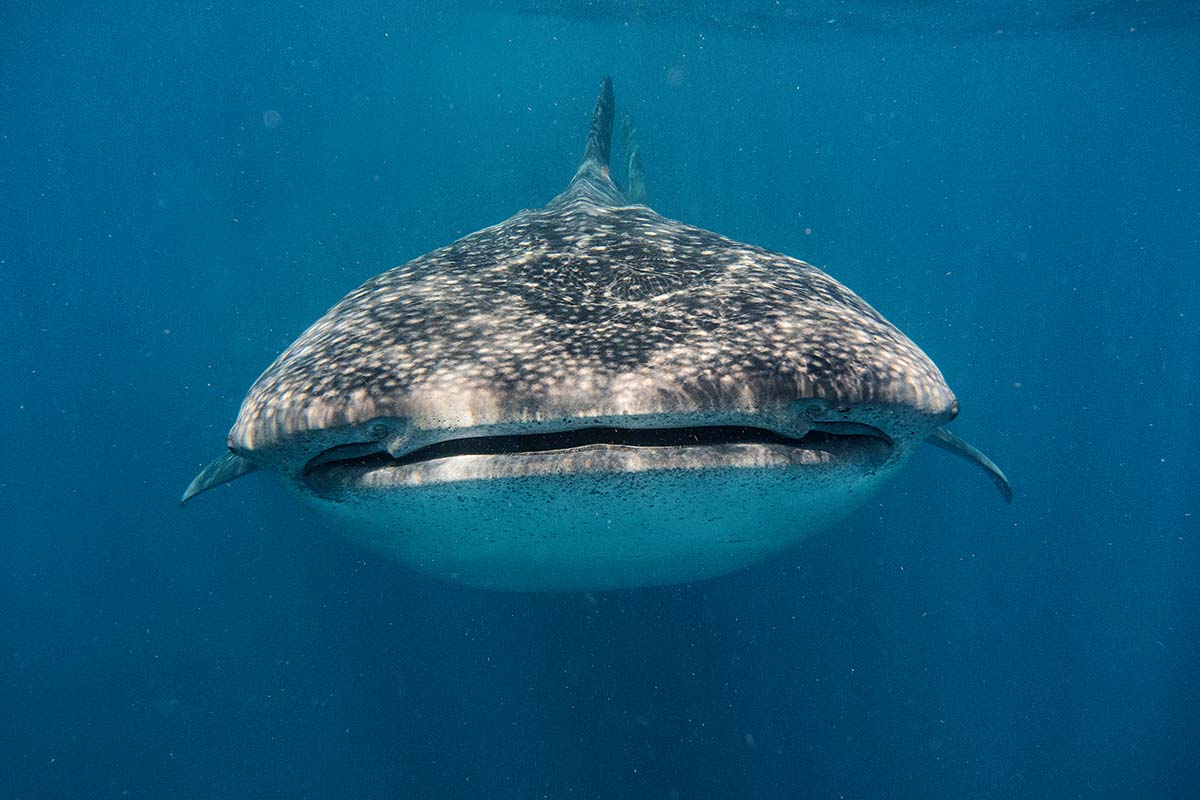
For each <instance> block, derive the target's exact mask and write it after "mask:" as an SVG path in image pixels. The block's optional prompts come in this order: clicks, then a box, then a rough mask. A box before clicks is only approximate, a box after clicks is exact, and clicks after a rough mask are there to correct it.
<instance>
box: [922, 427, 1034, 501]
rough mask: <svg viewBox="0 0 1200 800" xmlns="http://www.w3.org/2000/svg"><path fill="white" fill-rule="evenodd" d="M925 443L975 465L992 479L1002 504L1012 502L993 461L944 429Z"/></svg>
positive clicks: (1011, 491)
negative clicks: (1002, 501)
mask: <svg viewBox="0 0 1200 800" xmlns="http://www.w3.org/2000/svg"><path fill="white" fill-rule="evenodd" d="M925 441H927V442H929V443H930V444H931V445H933V446H934V447H940V448H942V449H943V450H946V451H948V452H950V453H954V455H956V456H958V457H959V458H963V459H966V460H967V461H970V462H971V463H972V464H975V465H976V466H977V467H979V468H980V469H982V470H983V471H984V472H986V473H987V474H988V477H989V478H991V479H992V483H994V484H996V488H997V489H999V490H1000V495H1001V496H1002V497H1003V498H1004V502H1006V503H1011V502H1012V499H1013V490H1012V486H1010V485H1009V483H1008V478H1006V477H1004V472H1003V471H1002V470H1001V469H1000V468H999V467H997V466H996V463H995V462H994V461H992V460H991V459H990V458H988V457H987V456H985V455H984V454H983V453H981V452H980V451H979V450H977V449H976V448H974V447H972V446H971V445H969V444H967V443H966V442H964V441H963V440H962V439H960V438H958V437H957V436H955V435H954V434H953V433H951V432H950V431H948V430H946V429H945V428H938V429H937V430H935V431H934V432H933V433H931V434H929V435H928V436H927V437H925Z"/></svg>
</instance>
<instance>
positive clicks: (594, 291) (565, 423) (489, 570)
mask: <svg viewBox="0 0 1200 800" xmlns="http://www.w3.org/2000/svg"><path fill="white" fill-rule="evenodd" d="M612 115H613V98H612V87H611V83H610V82H609V81H607V79H606V80H605V81H604V82H603V83H602V85H601V92H600V96H599V97H598V98H597V102H596V110H595V114H594V117H593V124H592V128H591V132H590V133H589V136H588V144H587V148H586V150H585V154H584V159H583V162H582V163H581V165H580V167H579V169H578V171H577V172H576V175H575V178H574V180H572V182H571V183H570V185H569V186H568V188H567V190H566V191H565V192H563V193H562V194H561V195H559V196H558V197H557V198H555V199H554V200H553V201H552V202H551V203H550V204H549V205H547V206H546V207H544V208H540V209H536V210H529V211H522V212H520V213H519V214H517V215H515V216H513V217H512V218H511V219H509V220H507V221H505V222H503V223H501V224H499V225H496V226H494V227H491V228H487V229H485V230H482V231H479V232H477V233H473V234H471V235H470V236H467V237H464V238H463V239H460V240H459V241H457V242H454V243H453V244H451V245H449V246H448V247H444V248H442V249H440V250H435V251H434V252H432V253H429V254H427V255H424V256H421V257H420V258H417V259H415V260H413V261H410V262H408V263H407V264H404V265H402V266H399V267H396V268H395V269H392V270H389V271H388V272H384V273H383V274H381V275H378V276H377V277H375V278H372V279H371V280H369V281H367V282H366V283H364V284H363V285H362V286H360V287H359V288H357V289H355V290H354V291H352V292H351V293H350V294H348V295H346V297H345V298H343V299H342V300H341V301H340V302H338V303H337V305H335V306H334V307H333V308H332V309H330V310H329V312H328V313H326V314H325V315H324V316H323V317H321V319H319V320H318V321H317V322H316V323H314V324H313V325H312V327H310V328H309V329H308V330H307V331H306V332H305V333H304V334H303V335H302V336H300V338H299V339H297V340H296V342H295V343H294V344H292V346H291V347H289V348H288V349H287V350H286V351H285V352H284V353H283V354H282V355H280V356H279V358H278V359H276V361H275V363H273V364H272V365H271V366H270V367H269V368H268V369H267V370H266V372H264V373H263V375H262V376H261V377H260V378H259V379H258V380H257V381H256V382H255V384H254V386H253V387H252V388H251V389H250V392H249V393H248V394H247V396H246V398H245V400H244V401H243V403H242V407H241V411H240V413H239V415H238V419H237V422H236V424H235V425H234V427H233V430H232V431H231V432H230V436H229V445H230V452H229V453H227V454H226V455H224V456H222V457H221V458H219V459H217V460H216V461H214V462H213V463H212V464H210V465H209V466H208V467H206V468H205V469H204V470H203V471H202V472H201V473H200V475H198V476H197V478H196V479H195V480H194V481H192V484H191V485H189V487H188V488H187V490H186V491H185V493H184V498H183V499H184V501H185V502H186V500H187V499H188V498H190V497H193V496H195V495H196V494H199V493H200V492H203V491H205V490H207V489H210V488H212V487H213V486H217V485H220V484H221V483H224V482H227V481H230V480H233V479H235V478H238V477H240V476H242V475H245V474H247V473H249V472H251V471H253V470H255V469H267V470H270V471H272V472H274V473H275V474H276V475H277V476H278V477H280V478H281V479H282V480H283V482H284V483H285V485H287V486H288V487H289V488H290V489H292V490H293V491H294V492H296V494H297V495H298V496H300V497H301V498H303V499H304V500H305V501H307V502H310V503H312V504H313V505H314V506H315V507H316V508H318V509H320V510H321V511H322V512H325V513H327V514H328V515H329V516H330V518H331V520H332V521H333V523H334V524H335V525H336V526H337V527H338V528H339V529H341V530H343V531H345V532H346V533H347V534H349V535H351V536H353V537H355V538H356V539H358V540H359V541H361V542H363V543H365V544H367V545H368V546H370V547H372V548H375V549H377V550H379V551H380V552H383V553H386V554H387V555H389V556H391V557H393V558H396V559H397V560H399V561H401V562H403V563H405V564H407V565H409V566H411V567H413V568H414V569H418V570H422V571H425V572H428V573H430V574H433V575H438V576H441V577H445V578H450V579H453V580H458V581H462V582H465V583H471V584H474V585H478V586H485V587H491V588H501V589H512V590H572V589H615V588H623V587H633V586H647V585H655V584H663V583H673V582H679V581H688V580H696V579H699V578H704V577H710V576H713V575H719V574H722V573H725V572H729V571H731V570H734V569H737V568H739V567H741V566H745V565H747V564H751V563H754V562H755V561H758V560H760V559H762V558H765V557H767V556H768V555H770V554H772V553H776V552H779V551H781V550H783V549H785V548H787V547H789V546H791V545H793V544H794V543H795V542H797V541H799V540H800V539H802V538H804V537H805V536H807V535H809V534H810V533H812V532H814V531H816V530H819V529H821V528H823V527H825V526H827V525H829V524H831V523H832V522H835V521H836V520H837V519H840V518H841V517H843V516H845V515H846V514H848V513H849V512H850V511H851V510H853V509H854V508H855V507H856V506H858V505H859V504H860V503H862V501H863V500H864V499H865V498H866V497H868V496H870V494H871V493H872V492H874V491H876V490H877V489H878V488H879V487H880V486H882V485H883V483H884V482H886V480H887V479H888V478H890V477H891V476H892V475H894V474H895V473H896V472H897V471H898V470H899V469H900V468H901V467H902V466H903V464H904V463H905V462H906V461H907V460H908V458H909V457H910V456H911V455H912V453H913V452H914V450H915V449H916V447H917V446H919V444H920V443H921V442H922V441H925V440H926V438H927V437H929V439H930V441H932V442H934V443H935V444H937V446H939V447H942V448H944V449H947V450H950V451H951V452H954V453H956V454H958V455H960V456H963V457H965V458H967V459H968V460H972V461H974V462H975V463H977V464H979V465H981V466H982V467H984V468H985V469H986V470H988V471H989V473H990V474H991V475H992V477H993V479H994V480H996V481H997V485H998V486H999V487H1000V488H1001V491H1002V492H1003V493H1005V495H1006V497H1008V496H1010V495H1011V490H1009V488H1008V485H1007V482H1006V481H1005V480H1004V478H1003V475H1002V473H1000V471H999V469H998V468H996V467H995V465H994V464H991V462H990V461H988V460H987V458H986V456H983V455H982V454H981V453H979V452H978V451H977V450H975V449H974V448H972V447H970V445H967V444H966V443H964V442H962V441H961V440H959V439H957V437H954V436H953V435H952V434H950V433H948V432H947V431H945V430H944V429H942V428H940V427H939V426H941V425H942V424H943V423H945V422H947V421H949V420H950V419H951V418H953V416H954V414H955V413H956V411H957V404H956V401H955V399H954V396H953V394H951V392H950V390H949V389H948V388H947V386H946V383H945V381H944V380H943V379H942V376H941V374H940V373H939V372H938V369H937V367H935V366H934V365H933V363H932V362H931V361H930V360H929V359H928V358H927V357H926V356H925V354H924V353H922V352H921V350H920V349H919V348H918V347H917V346H916V345H915V344H913V343H912V341H910V340H909V339H908V337H906V336H905V335H904V334H903V333H901V332H900V331H899V330H897V329H896V328H895V327H894V326H893V325H891V324H890V323H889V322H887V320H885V319H884V318H883V317H882V316H880V315H879V314H878V313H877V312H876V311H875V310H874V309H872V308H871V307H870V306H868V305H867V304H866V303H865V302H863V301H862V300H861V299H860V298H859V297H858V296H857V295H855V294H854V293H853V292H851V291H850V290H849V289H847V288H846V287H845V286H842V285H841V284H840V283H838V282H837V281H835V280H834V279H833V278H831V277H829V276H828V275H826V274H825V273H823V272H821V271H820V270H818V269H816V268H815V267H813V266H811V265H809V264H806V263H804V262H802V261H798V260H796V259H794V258H790V257H788V256H784V255H780V254H778V253H772V252H769V251H767V250H763V249H762V248H758V247H754V246H753V245H749V244H743V243H741V242H735V241H732V240H730V239H727V238H725V237H723V236H720V235H718V234H715V233H712V232H709V231H705V230H702V229H700V228H696V227H694V226H691V225H686V224H684V223H681V222H675V221H673V220H669V219H666V218H664V217H661V216H659V215H658V214H656V213H655V212H654V211H652V210H651V209H649V208H647V207H646V206H644V205H634V204H629V203H628V202H627V201H626V199H625V198H624V197H623V196H622V194H621V192H620V191H619V190H618V189H617V187H616V186H615V185H614V183H613V182H612V181H611V180H610V178H609V173H608V160H609V138H610V136H611V130H612ZM628 129H629V130H632V126H628ZM631 152H633V153H634V154H635V155H636V150H632V151H631ZM630 161H631V163H632V162H633V161H636V159H634V158H632V157H631V159H630ZM638 178H639V182H640V169H639V170H638ZM668 429H669V430H668ZM552 439H553V442H557V443H552V442H551V440H552Z"/></svg>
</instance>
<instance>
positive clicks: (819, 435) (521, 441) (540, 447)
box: [305, 424, 890, 472]
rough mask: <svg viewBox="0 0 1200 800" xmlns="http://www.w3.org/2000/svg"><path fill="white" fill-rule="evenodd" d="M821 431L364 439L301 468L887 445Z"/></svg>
mask: <svg viewBox="0 0 1200 800" xmlns="http://www.w3.org/2000/svg"><path fill="white" fill-rule="evenodd" d="M824 427H826V428H827V429H826V430H820V431H818V430H810V431H809V432H808V433H806V434H805V435H804V436H802V437H800V438H795V437H790V436H784V435H783V434H781V433H777V432H776V431H772V430H769V429H767V428H754V427H748V426H741V425H714V426H694V427H686V428H577V429H574V430H566V431H554V432H551V433H523V434H511V435H504V436H470V437H466V438H462V439H448V440H446V441H441V442H437V443H435V444H431V445H426V446H425V447H422V448H419V449H417V450H414V451H412V452H411V453H406V454H405V455H403V456H400V457H399V458H396V457H393V456H392V455H391V454H389V453H387V452H385V451H378V450H372V449H371V448H372V447H373V446H378V445H372V444H367V443H361V444H360V443H355V444H346V445H339V446H338V447H334V448H331V449H329V450H326V451H324V452H323V453H321V454H320V455H318V456H317V457H316V458H314V459H313V460H312V461H310V462H309V465H308V467H307V468H306V470H305V471H306V472H307V471H310V470H313V469H315V468H317V467H325V466H329V465H333V464H339V465H343V466H350V465H354V466H359V467H382V466H397V467H399V466H405V465H407V464H416V463H418V462H421V461H432V460H434V459H438V458H449V457H451V456H465V455H501V454H517V453H545V452H553V451H555V450H570V449H573V448H576V447H586V446H588V445H598V444H600V445H602V444H607V445H623V446H626V447H701V446H712V445H723V444H775V445H787V446H790V447H819V446H821V445H829V444H831V443H833V442H834V441H843V442H844V441H846V440H852V439H877V440H883V441H885V442H888V443H889V444H890V440H889V439H888V437H887V436H886V435H885V434H884V433H883V432H882V431H876V430H874V429H871V428H868V427H867V426H865V425H857V424H855V425H846V426H844V428H843V431H841V432H840V431H838V425H837V424H833V425H825V426H824Z"/></svg>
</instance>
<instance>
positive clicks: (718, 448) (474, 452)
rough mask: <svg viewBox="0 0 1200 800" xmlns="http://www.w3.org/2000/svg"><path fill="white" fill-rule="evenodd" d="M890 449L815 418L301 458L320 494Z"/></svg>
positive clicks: (855, 456) (865, 462) (835, 460)
mask: <svg viewBox="0 0 1200 800" xmlns="http://www.w3.org/2000/svg"><path fill="white" fill-rule="evenodd" d="M893 449H894V446H893V442H892V439H891V438H890V437H889V436H888V435H887V434H885V433H884V432H883V431H881V430H879V429H877V428H874V427H871V426H868V425H863V424H859V423H820V424H819V427H816V428H814V429H812V430H810V431H808V432H807V433H805V434H804V435H803V436H800V437H794V436H787V435H784V434H781V433H779V432H777V431H773V430H770V429H768V428H758V427H752V426H742V425H704V426H690V427H665V428H614V427H590V428H575V429H569V430H559V431H552V432H542V433H522V434H502V435H492V436H470V437H463V438H456V439H445V440H442V441H439V442H435V443H432V444H428V445H426V446H424V447H420V448H417V449H416V450H412V451H410V452H407V453H404V454H402V455H399V456H393V455H392V454H390V453H388V452H387V451H386V450H382V449H381V448H380V445H379V443H377V442H370V443H365V442H364V443H351V444H343V445H338V446H336V447H332V448H330V449H328V450H325V451H323V452H321V453H320V454H318V455H317V456H316V457H315V458H313V459H311V460H310V461H309V462H308V464H307V465H306V466H305V467H304V470H303V473H302V479H303V481H304V483H305V484H307V485H308V487H309V488H310V489H312V490H313V491H315V492H316V493H317V494H322V495H329V494H336V493H339V492H340V491H342V490H344V489H346V488H352V487H354V486H358V487H360V488H387V487H389V486H401V485H417V484H423V483H430V482H436V483H441V482H447V481H453V480H468V479H492V478H515V477H534V476H548V475H565V474H579V473H625V472H643V471H648V470H654V469H705V468H718V467H770V466H804V465H816V464H825V465H830V464H837V465H853V466H856V467H858V468H867V469H871V470H873V469H877V468H878V467H879V466H882V464H883V463H884V462H885V461H886V460H887V458H888V457H889V456H890V455H891V453H892V451H893Z"/></svg>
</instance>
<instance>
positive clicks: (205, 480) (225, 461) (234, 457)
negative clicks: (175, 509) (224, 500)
mask: <svg viewBox="0 0 1200 800" xmlns="http://www.w3.org/2000/svg"><path fill="white" fill-rule="evenodd" d="M256 469H258V467H257V466H255V465H254V464H252V463H251V462H249V461H247V460H246V459H244V458H242V457H241V456H239V455H238V454H237V453H234V452H233V451H230V452H228V453H226V454H225V455H223V456H221V457H220V458H218V459H217V460H216V461H214V462H212V463H211V464H209V465H208V466H207V467H205V468H204V469H202V470H200V474H199V475H197V476H196V477H195V478H193V479H192V482H191V483H189V484H188V487H187V488H186V489H184V491H183V497H181V498H179V505H184V504H185V503H187V501H188V500H191V499H192V498H193V497H195V496H196V495H198V494H200V493H201V492H206V491H208V490H209V489H211V488H213V487H214V486H220V485H221V484H222V483H229V482H230V481H232V480H235V479H237V478H240V477H242V476H243V475H249V474H250V473H251V472H254V470H256Z"/></svg>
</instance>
